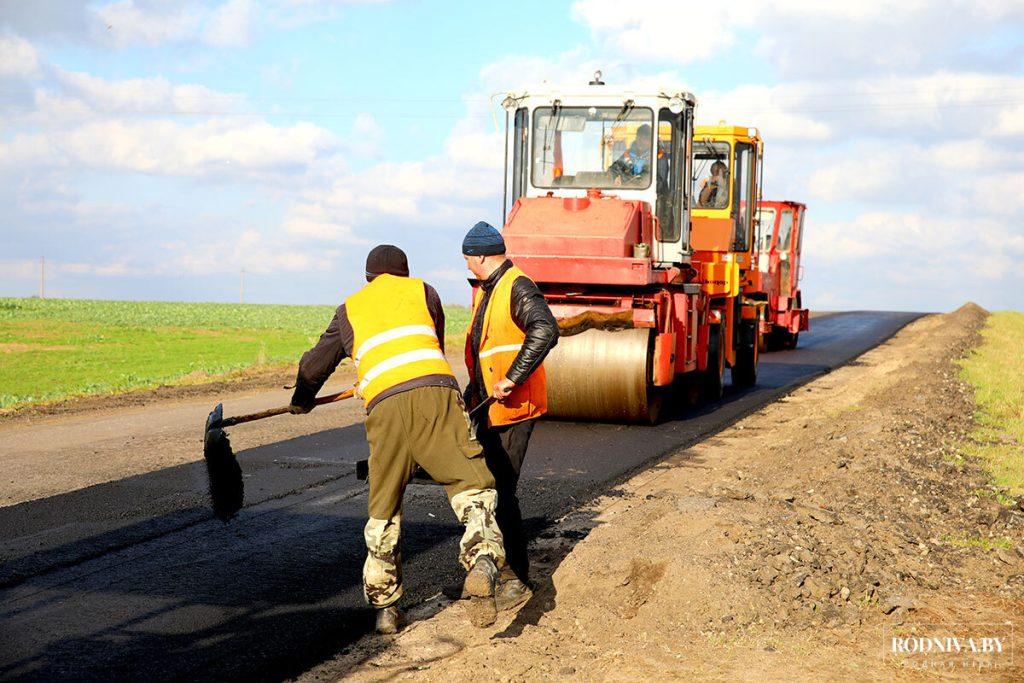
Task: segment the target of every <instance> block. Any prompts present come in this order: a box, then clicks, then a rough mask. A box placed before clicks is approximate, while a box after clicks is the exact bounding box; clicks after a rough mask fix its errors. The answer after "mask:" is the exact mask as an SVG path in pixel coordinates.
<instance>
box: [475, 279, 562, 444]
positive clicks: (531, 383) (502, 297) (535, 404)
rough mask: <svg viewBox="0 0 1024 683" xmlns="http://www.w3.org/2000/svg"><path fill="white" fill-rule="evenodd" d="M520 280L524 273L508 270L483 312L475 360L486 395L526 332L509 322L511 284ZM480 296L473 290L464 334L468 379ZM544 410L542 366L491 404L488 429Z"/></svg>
mask: <svg viewBox="0 0 1024 683" xmlns="http://www.w3.org/2000/svg"><path fill="white" fill-rule="evenodd" d="M520 277H526V274H525V273H523V271H521V270H519V268H517V267H515V266H512V267H511V268H509V269H508V270H507V271H506V272H505V274H504V275H502V276H501V279H500V280H498V283H497V284H496V285H495V286H494V291H493V292H491V298H490V300H489V301H488V302H487V310H485V311H484V312H483V316H484V324H483V329H482V330H481V333H480V348H479V350H478V351H479V353H478V354H476V358H479V362H480V374H481V376H482V377H483V381H484V384H485V385H486V386H485V388H486V390H487V392H488V393H491V391H492V390H493V389H494V385H495V384H496V383H497V382H498V380H500V379H503V378H504V377H505V373H507V372H508V369H509V368H510V367H511V366H512V363H513V361H515V359H516V356H517V355H519V349H521V348H522V346H523V341H525V339H526V333H525V332H523V331H522V330H521V329H519V327H518V326H517V325H516V323H515V321H514V320H512V284H513V283H514V282H515V281H516V279H518V278H520ZM483 295H484V292H483V290H482V289H477V291H476V295H475V296H474V297H473V313H472V315H471V316H470V318H469V332H468V333H467V334H466V367H467V368H468V369H469V372H470V378H472V377H474V376H475V374H474V366H475V358H474V354H473V348H472V345H473V321H474V320H476V316H477V309H478V308H479V307H480V301H481V300H482V299H483ZM547 410H548V386H547V378H546V376H545V374H544V366H543V365H541V366H540V367H539V368H537V369H536V370H534V371H533V373H532V374H531V375H530V376H529V377H527V378H526V381H525V382H523V383H522V384H520V385H518V386H517V387H515V388H514V389H513V390H512V393H511V394H510V395H509V397H508V398H506V399H505V400H504V401H501V402H500V403H494V404H492V405H491V407H490V408H489V412H488V418H489V419H490V424H491V426H493V427H500V426H501V425H509V424H514V423H516V422H522V421H523V420H529V419H531V418H534V417H540V416H541V415H543V414H544V413H546V412H547Z"/></svg>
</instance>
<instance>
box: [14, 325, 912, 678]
mask: <svg viewBox="0 0 1024 683" xmlns="http://www.w3.org/2000/svg"><path fill="white" fill-rule="evenodd" d="M915 317H916V314H909V313H879V312H852V313H842V314H836V315H831V316H825V317H821V318H816V319H814V320H813V321H812V330H811V332H810V333H805V334H803V335H801V339H800V348H798V349H797V350H795V351H790V352H781V353H775V354H768V355H765V356H764V357H763V358H762V363H761V372H760V379H759V385H758V387H757V388H756V389H752V390H748V391H744V392H738V391H734V392H729V391H727V393H726V396H725V398H724V400H723V401H721V402H720V403H718V404H716V405H714V406H710V407H706V408H704V409H702V410H700V411H698V412H696V413H690V414H680V415H677V416H675V417H674V419H670V420H669V421H668V422H666V423H664V424H661V425H658V426H656V427H636V426H631V427H626V426H621V425H605V424H573V423H556V422H550V423H544V424H542V425H541V426H540V427H539V428H538V430H537V432H536V435H535V436H534V444H533V446H532V447H531V451H530V454H529V457H528V459H527V463H526V468H525V472H524V479H523V483H522V489H523V491H522V499H523V501H524V515H525V516H526V517H527V518H528V519H527V523H528V525H529V527H530V529H531V532H532V533H533V534H539V533H543V532H544V528H545V527H546V526H547V525H549V524H550V523H551V521H552V520H554V519H556V518H557V517H559V516H560V515H562V514H564V513H565V512H567V511H568V510H570V509H572V508H574V507H576V506H578V505H580V504H581V503H583V502H585V501H586V500H587V499H589V498H591V497H592V496H594V495H595V494H597V493H600V492H601V491H603V490H605V489H607V488H608V487H609V486H610V485H611V484H613V483H615V482H616V481H618V480H620V479H622V478H623V477H625V476H626V475H628V474H629V473H631V472H633V471H635V470H637V469H638V468H641V467H643V466H645V465H648V464H650V463H651V462H652V461H654V460H656V459H657V458H658V457H659V456H662V455H664V454H666V453H668V452H670V451H672V450H674V449H676V448H678V447H680V446H684V445H687V444H690V443H693V442H695V441H697V440H699V439H701V438H703V437H705V436H707V435H709V434H711V433H713V432H715V431H717V430H719V429H721V428H723V427H724V426H726V425H728V424H729V423H731V422H733V421H735V420H736V419H738V418H739V417H741V416H742V415H744V414H746V413H748V412H750V411H752V410H754V409H756V408H757V407H758V406H761V405H763V404H764V403H766V402H769V401H772V400H774V399H776V398H777V397H779V396H780V395H781V394H783V393H786V392H788V391H790V390H791V389H792V388H794V386H795V385H796V384H798V383H801V382H804V381H807V380H808V379H810V378H812V377H813V376H815V375H817V374H820V373H822V372H825V371H827V370H829V369H830V368H833V367H835V366H837V365H840V364H842V363H845V362H847V361H849V360H850V359H852V358H854V357H855V356H857V355H859V354H861V353H863V352H864V351H866V350H867V349H869V348H871V347H873V346H875V345H877V344H878V343H880V342H881V341H883V340H884V339H886V338H888V337H889V336H891V335H892V334H894V333H895V332H896V331H897V330H898V329H899V328H901V327H902V326H903V325H905V324H907V323H908V322H909V321H911V320H913V319H914V318H915ZM208 409H209V408H206V410H208ZM167 410H168V412H167V414H166V415H164V416H163V417H161V418H160V419H165V420H166V421H167V424H166V425H164V426H163V427H161V428H162V429H163V428H166V429H172V430H173V429H174V428H181V429H187V432H183V433H190V434H193V438H194V439H195V441H194V442H191V443H195V444H197V443H198V436H199V431H200V429H201V424H202V417H204V415H203V412H202V409H201V408H200V407H193V408H192V409H191V410H184V409H182V408H180V407H174V408H170V407H169V408H168V409H167ZM175 411H177V412H175ZM179 413H181V416H180V417H178V414H179ZM104 419H106V418H104ZM280 419H281V420H285V422H282V423H279V424H285V423H287V424H288V425H290V427H289V429H292V431H294V425H299V424H306V425H313V426H314V428H315V431H314V432H313V433H307V434H301V435H291V436H290V437H289V438H287V439H286V440H284V441H279V442H273V441H270V442H268V443H266V444H264V445H258V446H254V447H250V448H246V443H245V434H244V430H245V429H247V428H248V426H240V427H236V428H235V429H234V430H232V434H233V435H235V436H234V440H235V444H236V451H239V459H240V461H241V462H242V465H243V469H244V470H245V472H246V475H247V476H246V493H247V503H246V507H245V508H244V509H243V510H242V512H241V513H240V514H239V515H238V517H237V518H236V519H235V520H233V521H232V522H230V523H229V524H227V525H225V524H222V523H221V522H219V521H217V520H216V519H213V518H212V517H211V515H210V513H209V511H208V509H207V507H206V501H205V498H204V494H205V474H204V470H203V465H202V463H201V462H194V463H189V464H185V465H180V466H176V467H169V468H165V469H162V470H158V471H154V472H150V473H147V474H142V475H138V476H134V477H129V478H126V479H121V480H119V481H113V482H108V483H104V484H99V485H96V486H91V487H88V488H85V489H81V490H77V491H72V492H70V493H63V494H60V495H54V496H52V497H48V498H43V499H39V500H33V501H29V502H24V503H20V504H18V505H11V506H8V507H4V508H0V679H54V678H58V677H59V678H64V679H69V678H70V679H82V678H87V679H89V678H103V679H111V678H115V679H118V678H145V679H148V680H171V679H186V678H187V679H193V680H194V679H218V680H223V679H232V680H234V679H280V678H284V677H288V676H294V675H297V674H299V673H300V672H302V671H305V670H307V669H309V668H310V667H312V666H314V665H316V664H317V663H318V662H320V661H323V660H324V659H325V658H327V657H329V656H330V655H331V654H333V653H335V652H337V651H338V650H340V649H341V648H343V647H344V646H345V645H346V644H347V643H350V642H352V641H353V640H354V639H356V638H359V637H360V636H361V635H363V634H364V633H366V632H367V631H368V630H369V629H370V628H371V627H372V623H371V617H370V615H369V614H368V613H367V610H366V608H365V607H364V606H363V600H362V594H361V588H360V571H361V567H362V561H363V552H364V550H363V541H362V526H363V523H364V518H365V514H366V493H365V487H364V485H363V484H362V483H361V482H359V481H357V480H356V478H355V473H354V469H355V462H356V461H357V460H359V459H360V458H365V457H366V456H367V450H366V445H365V441H364V432H363V425H362V423H361V421H360V418H359V416H358V411H357V410H355V409H354V408H352V407H349V408H346V409H343V410H339V411H338V412H336V413H330V412H327V411H326V410H325V411H324V413H323V414H322V415H321V416H320V418H319V420H318V421H314V420H311V421H309V422H307V423H303V422H302V421H301V420H297V419H292V418H289V419H290V420H291V421H288V419H286V418H280ZM96 420H97V422H96V424H101V423H102V420H100V418H96ZM325 420H326V421H325ZM331 420H335V421H334V422H333V424H331ZM156 421H157V422H159V419H158V420H156ZM175 421H180V422H182V424H181V425H177V427H176V426H175V424H174V423H175ZM267 422H270V421H267ZM94 427H95V425H94ZM95 428H97V429H98V427H95ZM263 428H264V429H272V427H267V426H264V427H263ZM57 429H58V428H54V430H57ZM76 429H80V431H79V434H81V435H83V436H81V438H85V435H87V434H89V430H88V425H85V426H82V427H80V428H76ZM51 436H52V439H53V441H52V442H51V443H48V442H46V440H45V439H44V440H43V441H42V442H40V439H39V438H38V435H36V437H32V435H31V434H29V435H28V436H26V435H24V434H23V435H22V437H17V435H15V436H12V437H11V440H6V439H5V441H4V443H0V449H4V448H8V449H10V448H15V447H17V448H47V447H49V448H53V449H54V450H53V453H52V455H53V457H54V458H60V457H61V452H62V451H61V448H62V447H63V446H62V445H61V444H62V443H64V442H66V443H71V442H72V441H73V440H74V438H75V433H74V430H72V433H70V434H66V433H60V432H59V430H57V431H53V432H52V434H51ZM17 438H22V439H23V441H24V443H21V442H18V441H17ZM46 438H50V437H46ZM278 438H280V437H278ZM30 441H31V443H29V442H30ZM19 443H20V445H18V444H19ZM140 443H141V442H140ZM189 447H195V448H196V453H197V456H198V454H199V448H198V445H196V446H189ZM97 457H99V456H97ZM403 532H404V555H405V576H406V587H407V591H406V597H405V598H404V600H405V602H406V604H413V603H416V602H417V601H421V600H423V599H426V598H427V597H429V596H431V595H434V594H436V593H437V592H438V591H439V590H440V589H441V587H442V586H443V585H444V584H451V583H455V582H456V581H457V580H458V577H459V576H460V569H459V568H458V566H457V564H456V560H455V558H456V550H457V541H458V536H459V534H458V529H457V526H456V524H455V519H454V516H453V514H452V513H451V511H450V509H449V508H448V506H447V504H446V501H445V499H444V496H443V492H442V491H441V490H440V488H439V487H436V486H429V485H418V486H412V487H410V490H409V492H408V494H407V498H406V506H405V524H404V529H403Z"/></svg>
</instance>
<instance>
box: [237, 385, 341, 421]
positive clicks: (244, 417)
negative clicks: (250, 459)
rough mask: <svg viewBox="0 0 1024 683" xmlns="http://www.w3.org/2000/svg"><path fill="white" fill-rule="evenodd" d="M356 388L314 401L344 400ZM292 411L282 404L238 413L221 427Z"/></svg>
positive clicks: (323, 402)
mask: <svg viewBox="0 0 1024 683" xmlns="http://www.w3.org/2000/svg"><path fill="white" fill-rule="evenodd" d="M355 394H356V391H355V389H349V390H348V391H339V392H338V393H336V394H328V395H326V396H320V397H319V398H317V399H316V401H315V402H314V405H318V406H322V405H324V404H327V403H334V402H336V401H344V400H345V399H346V398H352V397H353V396H355ZM288 412H291V407H290V406H281V407H280V408H270V409H268V410H261V411H260V412H258V413H249V414H248V415H237V416H235V417H229V418H226V419H224V420H222V421H221V423H220V425H218V426H219V427H221V428H222V429H223V428H226V427H234V426H235V425H240V424H244V423H246V422H253V421H255V420H262V419H263V418H265V417H274V416H275V415H284V414H285V413H288Z"/></svg>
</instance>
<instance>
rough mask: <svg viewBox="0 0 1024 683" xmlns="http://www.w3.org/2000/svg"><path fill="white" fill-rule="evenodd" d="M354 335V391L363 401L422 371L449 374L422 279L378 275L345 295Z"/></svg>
mask: <svg viewBox="0 0 1024 683" xmlns="http://www.w3.org/2000/svg"><path fill="white" fill-rule="evenodd" d="M345 312H346V313H347V314H348V321H349V323H350V324H351V325H352V332H353V336H354V340H353V344H352V348H353V354H352V355H353V361H354V362H355V365H356V375H357V378H358V386H357V387H356V391H357V392H358V393H359V395H360V396H362V398H363V401H364V402H365V403H366V405H367V406H369V405H370V402H371V401H373V399H374V397H376V396H377V395H379V394H380V393H381V392H382V391H386V390H387V389H390V388H391V387H394V386H396V385H398V384H402V383H403V382H408V381H409V380H412V379H416V378H418V377H426V376H427V375H451V376H453V377H454V373H453V372H452V368H451V366H450V365H449V364H448V361H447V360H446V359H445V357H444V353H443V352H442V351H441V343H440V342H439V341H438V339H437V332H436V330H435V328H434V319H433V318H432V317H430V311H429V310H428V309H427V301H426V297H425V296H424V288H423V280H419V279H417V278H412V277H398V276H396V275H378V276H377V277H376V278H374V280H373V282H370V283H369V284H367V285H366V286H365V287H363V288H362V289H361V290H359V291H358V292H356V293H355V294H353V295H352V296H350V297H349V298H347V299H345Z"/></svg>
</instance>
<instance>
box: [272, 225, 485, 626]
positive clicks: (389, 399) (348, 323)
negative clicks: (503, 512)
mask: <svg viewBox="0 0 1024 683" xmlns="http://www.w3.org/2000/svg"><path fill="white" fill-rule="evenodd" d="M366 280H367V282H368V283H369V284H367V285H366V286H365V287H363V288H362V289H361V290H359V291H358V292H356V293H355V294H353V295H352V296H350V297H348V298H347V299H346V300H345V303H343V304H342V305H341V306H339V307H338V310H337V312H336V313H335V314H334V319H333V320H332V321H331V324H330V325H328V326H327V330H326V331H325V332H324V333H323V334H322V335H321V336H320V341H319V342H317V344H316V346H314V347H313V348H312V349H310V350H309V351H307V352H306V353H304V354H303V356H302V359H301V360H300V361H299V372H298V376H297V378H296V383H295V384H296V385H295V394H294V395H293V396H292V401H291V403H292V412H294V413H304V412H309V411H310V410H311V409H312V408H313V406H314V400H315V398H316V394H317V392H318V391H319V390H320V388H321V387H322V386H323V385H324V382H326V381H327V378H328V377H330V375H331V373H333V372H334V370H335V368H337V367H338V364H339V363H340V362H341V361H342V360H343V359H344V358H346V357H348V358H352V359H353V361H354V363H355V366H356V378H357V382H358V384H357V392H358V394H359V395H360V396H361V397H362V399H363V401H364V402H365V404H366V412H367V418H366V440H367V441H368V442H369V444H370V461H369V469H370V473H369V484H370V495H369V513H370V519H369V521H368V522H367V524H366V529H365V530H364V534H363V536H364V539H365V541H366V546H367V551H368V553H367V557H366V562H365V564H364V565H363V593H364V595H365V597H366V600H367V602H369V603H370V605H371V606H372V607H374V608H375V609H376V610H377V631H378V632H380V633H394V632H396V631H397V630H398V629H399V628H401V626H402V622H403V617H402V614H401V612H400V611H399V610H398V607H397V606H396V605H395V603H396V602H397V601H398V599H399V598H400V597H401V596H402V556H401V549H400V547H399V532H400V527H401V522H402V495H403V493H404V492H405V487H406V485H407V484H408V483H409V479H410V477H411V475H412V473H413V471H414V469H415V466H416V465H419V466H420V467H422V468H423V469H424V470H426V472H427V474H429V475H430V476H431V477H432V478H433V479H434V480H435V481H437V482H438V483H440V484H443V485H444V487H445V490H446V492H447V493H448V499H449V501H450V502H451V506H452V509H454V510H455V515H456V516H457V517H458V519H459V521H460V522H462V523H463V524H464V525H465V533H464V534H463V536H462V543H461V546H460V553H459V560H460V562H461V563H462V565H463V567H465V568H466V569H467V570H468V573H467V574H466V579H465V583H464V584H463V596H464V597H467V598H469V599H470V601H471V605H470V617H471V619H472V620H473V622H474V623H475V624H476V625H478V626H487V625H490V624H491V623H493V622H494V619H495V616H496V612H495V603H494V591H495V585H496V581H497V578H498V571H499V569H501V568H502V567H503V566H504V563H505V551H504V543H503V540H502V537H501V531H500V529H499V527H498V525H497V523H496V521H495V517H496V512H495V507H496V499H497V494H496V492H495V486H494V477H493V476H492V475H491V473H490V471H489V469H488V467H487V464H486V462H485V460H484V458H482V457H481V455H482V453H483V450H482V448H481V446H480V443H479V442H478V441H477V439H476V437H475V436H474V434H473V432H472V429H471V423H470V420H469V416H468V414H467V413H466V410H465V404H464V403H463V399H462V394H461V392H460V391H459V384H458V382H457V381H456V379H455V375H454V373H453V372H452V368H451V366H450V365H449V364H448V361H447V360H446V359H445V355H444V310H443V309H442V307H441V299H440V298H439V297H438V295H437V292H436V291H435V290H434V288H433V287H431V286H430V285H428V284H427V283H425V282H424V281H423V280H418V279H416V278H411V277H409V264H408V261H407V259H406V256H405V253H404V252H403V251H402V250H401V249H399V248H398V247H395V246H391V245H387V244H385V245H381V246H378V247H375V248H374V249H373V250H372V251H370V254H369V256H367V258H366Z"/></svg>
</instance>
